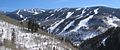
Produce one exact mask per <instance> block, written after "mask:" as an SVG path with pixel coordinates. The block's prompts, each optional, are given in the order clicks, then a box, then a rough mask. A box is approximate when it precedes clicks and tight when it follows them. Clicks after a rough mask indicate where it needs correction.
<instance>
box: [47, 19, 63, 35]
mask: <svg viewBox="0 0 120 50" xmlns="http://www.w3.org/2000/svg"><path fill="white" fill-rule="evenodd" d="M64 20H65V19H62V20H61V21H59V22H58V23H56V24H55V25H54V26H51V27H50V28H48V29H50V32H51V33H52V32H53V31H54V29H55V28H56V27H57V26H58V25H60V24H61V23H62V22H63V21H64Z"/></svg>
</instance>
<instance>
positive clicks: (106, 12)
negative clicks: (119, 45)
mask: <svg viewBox="0 0 120 50" xmlns="http://www.w3.org/2000/svg"><path fill="white" fill-rule="evenodd" d="M119 13H120V9H117V8H109V7H104V6H95V7H86V8H59V9H20V10H16V11H14V12H10V13H7V14H6V15H7V16H10V17H11V18H14V19H17V20H22V21H26V20H29V19H30V18H32V17H34V18H35V19H36V20H37V22H38V23H39V24H40V25H42V26H44V27H46V28H45V30H46V31H48V32H49V33H50V34H53V35H58V36H61V37H64V38H67V39H69V40H70V41H71V42H72V43H79V44H80V43H81V42H82V41H84V40H87V39H90V38H93V37H95V36H97V35H99V34H101V33H103V32H105V31H106V30H107V29H108V28H111V27H119V26H120V14H119Z"/></svg>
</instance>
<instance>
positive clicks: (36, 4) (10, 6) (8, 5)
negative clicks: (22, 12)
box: [0, 0, 120, 11]
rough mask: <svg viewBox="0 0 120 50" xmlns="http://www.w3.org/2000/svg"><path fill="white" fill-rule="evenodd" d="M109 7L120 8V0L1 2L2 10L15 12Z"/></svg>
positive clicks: (17, 0)
mask: <svg viewBox="0 0 120 50" xmlns="http://www.w3.org/2000/svg"><path fill="white" fill-rule="evenodd" d="M101 5H104V6H108V7H115V8H120V0H0V10H3V11H14V10H17V9H24V8H43V9H51V8H63V7H86V6H87V7H89V6H101Z"/></svg>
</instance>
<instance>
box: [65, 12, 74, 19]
mask: <svg viewBox="0 0 120 50" xmlns="http://www.w3.org/2000/svg"><path fill="white" fill-rule="evenodd" d="M73 13H74V12H68V13H67V16H66V19H67V18H69V17H70V16H71V15H72V14H73Z"/></svg>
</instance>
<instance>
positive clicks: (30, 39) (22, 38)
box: [0, 20, 67, 50]
mask: <svg viewBox="0 0 120 50" xmlns="http://www.w3.org/2000/svg"><path fill="white" fill-rule="evenodd" d="M13 29H14V33H15V35H14V36H15V38H14V39H15V41H14V43H15V44H16V47H17V48H19V47H21V48H23V49H24V50H39V49H43V50H52V46H53V45H54V46H56V47H57V49H58V50H61V49H60V48H63V50H65V49H66V48H67V46H63V45H62V44H61V43H60V42H59V41H57V40H56V39H54V38H52V37H50V36H46V35H42V34H38V33H33V34H32V33H31V32H28V31H25V30H21V29H22V28H21V27H18V26H15V25H12V24H9V23H7V22H4V21H2V20H0V34H1V35H2V36H0V41H2V42H3V43H4V39H6V40H9V41H12V39H13V36H12V34H13V33H12V32H13ZM24 29H26V28H24ZM2 30H3V31H2ZM0 49H3V50H4V49H6V50H12V49H8V48H6V46H4V47H0Z"/></svg>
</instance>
